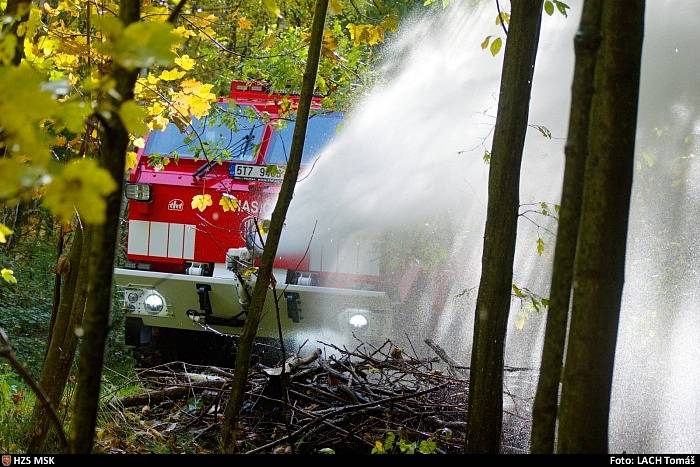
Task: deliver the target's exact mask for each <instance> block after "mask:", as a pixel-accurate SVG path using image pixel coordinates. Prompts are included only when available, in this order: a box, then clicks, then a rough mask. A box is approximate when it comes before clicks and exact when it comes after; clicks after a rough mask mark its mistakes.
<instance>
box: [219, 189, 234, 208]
mask: <svg viewBox="0 0 700 467" xmlns="http://www.w3.org/2000/svg"><path fill="white" fill-rule="evenodd" d="M219 206H221V207H222V208H223V210H224V212H229V211H236V210H238V199H236V197H235V196H233V195H229V194H228V193H224V194H223V195H222V196H221V199H220V200H219Z"/></svg>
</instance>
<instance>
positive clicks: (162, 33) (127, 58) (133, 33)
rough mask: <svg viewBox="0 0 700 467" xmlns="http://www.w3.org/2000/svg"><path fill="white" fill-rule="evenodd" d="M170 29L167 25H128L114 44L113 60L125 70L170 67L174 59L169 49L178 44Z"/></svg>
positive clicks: (137, 23) (140, 23)
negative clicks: (156, 66)
mask: <svg viewBox="0 0 700 467" xmlns="http://www.w3.org/2000/svg"><path fill="white" fill-rule="evenodd" d="M172 29H173V27H172V25H171V24H169V23H146V22H143V21H137V22H136V23H132V24H130V25H129V26H128V27H127V28H126V29H124V32H123V34H122V35H121V36H120V37H119V39H118V40H117V41H116V42H115V43H114V49H113V56H114V59H115V60H116V61H117V63H119V64H120V65H121V66H123V67H124V68H127V69H134V68H146V67H150V66H153V65H163V66H165V65H170V64H171V63H172V62H173V60H174V59H175V54H174V53H173V52H172V50H171V49H172V47H173V46H175V45H176V44H178V43H179V42H180V38H179V37H178V36H177V35H176V34H174V33H173V32H172Z"/></svg>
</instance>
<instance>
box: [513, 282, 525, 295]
mask: <svg viewBox="0 0 700 467" xmlns="http://www.w3.org/2000/svg"><path fill="white" fill-rule="evenodd" d="M511 288H512V289H513V293H514V294H515V296H516V297H518V298H525V294H524V293H523V291H522V290H520V287H518V286H517V285H515V284H513V285H512V286H511Z"/></svg>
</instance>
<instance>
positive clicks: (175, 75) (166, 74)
mask: <svg viewBox="0 0 700 467" xmlns="http://www.w3.org/2000/svg"><path fill="white" fill-rule="evenodd" d="M193 61H194V60H193ZM183 76H185V72H184V71H180V70H176V69H175V68H173V69H172V70H165V71H163V72H162V73H161V74H160V76H159V78H160V79H162V80H163V81H175V80H176V79H180V78H182V77H183Z"/></svg>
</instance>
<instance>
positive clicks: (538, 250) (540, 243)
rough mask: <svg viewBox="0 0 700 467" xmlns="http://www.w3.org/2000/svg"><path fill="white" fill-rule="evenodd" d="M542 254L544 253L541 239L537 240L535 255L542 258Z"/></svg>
mask: <svg viewBox="0 0 700 467" xmlns="http://www.w3.org/2000/svg"><path fill="white" fill-rule="evenodd" d="M542 253H544V240H542V237H538V238H537V254H538V255H540V256H542Z"/></svg>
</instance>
